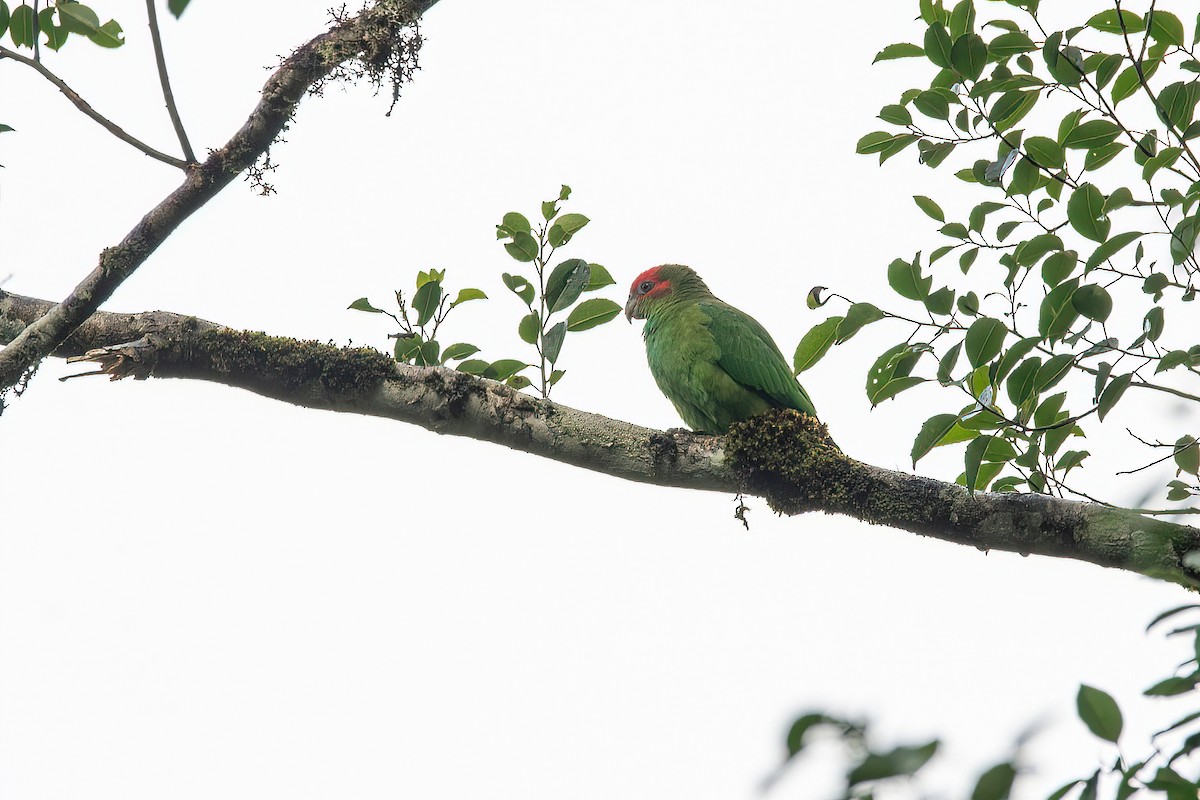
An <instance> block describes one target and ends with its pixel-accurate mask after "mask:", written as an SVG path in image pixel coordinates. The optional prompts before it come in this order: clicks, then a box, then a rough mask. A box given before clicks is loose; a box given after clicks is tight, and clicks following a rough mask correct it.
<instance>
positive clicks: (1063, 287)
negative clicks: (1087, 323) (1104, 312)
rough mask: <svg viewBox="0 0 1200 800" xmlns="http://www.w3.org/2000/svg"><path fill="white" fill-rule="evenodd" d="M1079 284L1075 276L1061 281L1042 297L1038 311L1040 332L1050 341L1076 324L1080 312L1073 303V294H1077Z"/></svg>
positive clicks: (1058, 337) (1064, 333)
mask: <svg viewBox="0 0 1200 800" xmlns="http://www.w3.org/2000/svg"><path fill="white" fill-rule="evenodd" d="M1078 286H1079V280H1078V279H1077V278H1073V279H1071V280H1069V281H1065V282H1064V283H1060V284H1059V285H1058V286H1056V287H1054V288H1053V289H1051V290H1050V292H1049V293H1048V294H1047V295H1046V296H1045V297H1044V298H1042V305H1041V308H1040V309H1039V311H1038V333H1039V334H1041V336H1042V338H1044V339H1046V340H1048V341H1054V340H1055V339H1061V338H1062V337H1063V336H1065V335H1066V333H1067V331H1069V330H1070V329H1071V326H1072V325H1073V324H1075V320H1076V319H1078V318H1079V312H1078V311H1076V310H1075V306H1073V305H1072V304H1071V295H1073V294H1075V289H1076V288H1078Z"/></svg>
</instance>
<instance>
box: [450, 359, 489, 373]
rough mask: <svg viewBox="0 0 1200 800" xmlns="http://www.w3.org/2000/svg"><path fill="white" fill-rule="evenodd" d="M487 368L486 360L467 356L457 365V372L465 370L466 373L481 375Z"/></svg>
mask: <svg viewBox="0 0 1200 800" xmlns="http://www.w3.org/2000/svg"><path fill="white" fill-rule="evenodd" d="M487 368H488V362H486V361H484V360H483V359H479V358H468V359H467V360H466V361H464V362H462V363H461V364H459V365H458V367H457V369H458V371H459V372H465V373H467V374H468V375H482V374H483V373H484V372H486V371H487Z"/></svg>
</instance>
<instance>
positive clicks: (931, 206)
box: [913, 194, 946, 222]
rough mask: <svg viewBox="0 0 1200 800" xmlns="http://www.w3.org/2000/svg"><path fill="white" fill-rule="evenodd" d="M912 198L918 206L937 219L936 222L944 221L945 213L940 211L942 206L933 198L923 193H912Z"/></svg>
mask: <svg viewBox="0 0 1200 800" xmlns="http://www.w3.org/2000/svg"><path fill="white" fill-rule="evenodd" d="M913 200H914V201H916V204H917V207H918V208H920V209H921V210H922V211H924V212H925V213H926V214H928V215H929V216H930V217H932V218H933V219H935V220H937V221H938V222H945V221H946V215H945V214H944V213H942V207H941V206H939V205H938V204H937V203H935V202H934V201H933V200H931V199H929V198H928V197H926V196H925V195H923V194H915V195H913Z"/></svg>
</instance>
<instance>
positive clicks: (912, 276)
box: [888, 258, 933, 301]
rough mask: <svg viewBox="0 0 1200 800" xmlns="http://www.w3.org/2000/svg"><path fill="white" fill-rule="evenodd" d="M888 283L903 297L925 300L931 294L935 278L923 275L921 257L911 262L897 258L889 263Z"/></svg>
mask: <svg viewBox="0 0 1200 800" xmlns="http://www.w3.org/2000/svg"><path fill="white" fill-rule="evenodd" d="M888 283H889V284H890V285H891V287H892V289H894V290H895V292H896V294H898V295H900V296H901V297H905V298H907V299H909V300H918V301H923V300H924V299H925V298H926V297H928V296H929V288H930V286H932V284H933V278H925V277H922V276H921V265H920V260H919V258H915V259H913V262H912V263H911V264H910V263H909V262H907V261H905V260H904V259H902V258H897V259H896V260H895V261H893V262H892V263H891V264H889V265H888Z"/></svg>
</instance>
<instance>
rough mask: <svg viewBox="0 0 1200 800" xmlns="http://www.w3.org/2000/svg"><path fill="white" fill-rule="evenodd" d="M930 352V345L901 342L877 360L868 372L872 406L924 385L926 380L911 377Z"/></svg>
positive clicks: (868, 387) (868, 397)
mask: <svg viewBox="0 0 1200 800" xmlns="http://www.w3.org/2000/svg"><path fill="white" fill-rule="evenodd" d="M928 350H929V347H928V345H919V346H914V345H910V344H908V343H906V342H901V343H900V344H897V345H895V346H893V347H890V348H888V350H887V351H886V352H884V353H883V355H881V356H879V358H877V359H875V363H874V364H873V365H871V368H870V369H869V370H867V384H866V391H867V399H868V400H870V401H871V406H872V407H875V406H877V405H879V404H880V403H882V402H883V401H884V400H888V399H890V398H892V397H895V396H896V395H897V394H899V393H900V392H903V391H904V390H905V389H909V388H912V387H913V386H916V385H917V384H920V383H924V382H925V379H924V378H914V377H910V376H911V374H912V371H913V368H914V367H916V365H917V362H918V361H920V359H921V356H923V355H924V354H925V353H926V352H928Z"/></svg>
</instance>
